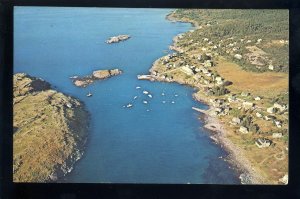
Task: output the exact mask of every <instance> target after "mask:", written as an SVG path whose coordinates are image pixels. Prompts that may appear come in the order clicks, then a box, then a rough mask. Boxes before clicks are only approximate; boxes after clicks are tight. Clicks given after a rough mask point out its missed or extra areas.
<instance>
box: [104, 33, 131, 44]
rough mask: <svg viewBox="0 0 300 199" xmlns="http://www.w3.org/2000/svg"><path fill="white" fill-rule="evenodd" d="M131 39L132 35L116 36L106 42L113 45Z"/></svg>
mask: <svg viewBox="0 0 300 199" xmlns="http://www.w3.org/2000/svg"><path fill="white" fill-rule="evenodd" d="M129 38H130V35H118V36H114V37H110V38H109V39H108V40H106V41H105V42H106V43H107V44H112V43H119V42H121V41H125V40H127V39H129Z"/></svg>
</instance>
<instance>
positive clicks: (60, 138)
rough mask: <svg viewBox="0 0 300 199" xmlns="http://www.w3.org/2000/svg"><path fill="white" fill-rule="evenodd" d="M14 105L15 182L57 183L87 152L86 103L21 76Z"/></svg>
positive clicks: (39, 81) (42, 82) (16, 82)
mask: <svg viewBox="0 0 300 199" xmlns="http://www.w3.org/2000/svg"><path fill="white" fill-rule="evenodd" d="M13 104H14V118H13V120H14V129H15V131H14V135H13V142H14V144H13V145H14V153H13V155H14V157H13V180H14V182H57V181H58V180H59V179H61V178H63V177H64V176H65V175H67V174H68V173H69V172H71V171H72V169H73V165H74V164H75V163H76V162H77V161H78V160H79V159H80V158H81V157H82V155H83V153H84V147H85V144H86V141H87V137H88V135H87V132H88V126H89V117H90V116H89V113H88V112H87V111H86V109H85V106H84V104H83V102H81V101H79V100H77V99H75V98H72V97H70V96H67V95H64V94H63V93H60V92H57V91H55V90H53V89H52V88H51V85H50V84H49V83H48V82H46V81H44V80H42V79H40V78H35V77H31V76H29V75H27V74H24V73H18V74H15V75H14V100H13Z"/></svg>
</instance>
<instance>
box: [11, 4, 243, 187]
mask: <svg viewBox="0 0 300 199" xmlns="http://www.w3.org/2000/svg"><path fill="white" fill-rule="evenodd" d="M171 11H172V10H170V9H122V8H63V7H61V8H55V7H52V8H50V7H49V8H48V7H15V10H14V72H15V73H17V72H25V73H28V74H30V75H32V76H37V77H41V78H43V79H45V80H46V81H48V82H50V83H51V84H52V85H53V87H54V88H55V89H57V90H59V91H61V92H63V93H66V94H68V95H71V96H74V97H76V98H78V99H80V100H81V101H83V102H84V103H85V105H86V108H87V110H88V111H89V112H90V114H91V123H90V130H89V137H88V142H87V144H86V149H85V153H84V156H83V157H82V159H81V160H79V161H78V162H77V163H76V164H75V166H74V169H73V170H72V172H71V173H69V174H68V175H67V176H66V177H65V178H64V179H62V182H78V183H177V184H181V183H197V184H203V183H217V184H238V183H239V180H238V174H237V173H236V172H235V171H234V170H232V169H231V168H229V165H228V163H226V162H225V161H223V160H222V159H220V158H219V157H220V156H223V157H224V156H226V153H225V152H224V151H223V150H222V149H221V148H220V147H219V146H218V145H216V144H214V143H213V142H212V141H211V140H210V138H209V133H208V132H207V131H206V130H205V129H203V128H202V126H203V123H202V122H201V121H200V120H199V119H198V117H199V114H198V113H197V112H195V111H193V110H192V109H191V107H192V106H196V107H199V108H206V106H205V105H204V104H201V103H199V102H196V101H194V100H193V99H192V93H193V89H192V88H189V87H186V86H182V85H179V84H176V83H161V82H150V81H141V80H137V78H136V76H137V75H138V74H147V73H148V70H149V69H150V67H151V65H152V63H153V62H154V61H155V60H156V59H158V58H160V57H161V56H163V55H165V50H168V46H169V45H170V44H171V43H172V38H173V37H174V36H176V35H177V34H179V33H183V32H186V31H188V30H190V29H192V26H191V24H188V23H173V22H170V21H168V20H166V19H165V16H166V15H167V14H168V13H169V12H171ZM118 34H129V35H131V38H130V39H129V40H127V41H125V42H121V43H117V44H112V45H108V44H106V43H105V42H104V41H105V40H106V39H107V38H108V37H110V36H114V35H118ZM112 68H119V69H121V70H123V71H124V73H123V74H122V75H120V76H116V77H113V78H110V79H107V80H105V81H98V82H96V83H94V84H92V85H91V86H88V87H87V88H77V87H75V86H74V85H73V84H72V82H71V80H70V79H69V77H70V76H74V75H79V76H84V75H88V74H91V72H92V71H93V70H97V69H112ZM137 86H140V87H141V89H136V87H137ZM144 90H146V91H149V92H150V93H151V95H152V96H153V97H152V98H150V97H148V96H147V95H144V94H143V93H142V91H144ZM88 92H91V93H92V94H93V96H92V97H90V98H89V97H86V94H87V93H88ZM162 93H165V95H164V96H163V95H162ZM134 96H138V97H137V99H133V98H134ZM144 100H146V101H147V102H148V103H147V104H144V103H143V101H144ZM163 101H165V103H163ZM172 102H173V103H172ZM128 103H132V104H133V107H132V108H124V107H123V106H124V105H126V104H128Z"/></svg>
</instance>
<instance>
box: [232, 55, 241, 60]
mask: <svg viewBox="0 0 300 199" xmlns="http://www.w3.org/2000/svg"><path fill="white" fill-rule="evenodd" d="M234 58H236V59H239V60H240V59H242V58H243V56H242V55H240V54H235V55H234Z"/></svg>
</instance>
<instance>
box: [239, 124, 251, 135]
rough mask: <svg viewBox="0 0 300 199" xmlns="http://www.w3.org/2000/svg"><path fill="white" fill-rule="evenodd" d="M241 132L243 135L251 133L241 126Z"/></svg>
mask: <svg viewBox="0 0 300 199" xmlns="http://www.w3.org/2000/svg"><path fill="white" fill-rule="evenodd" d="M239 132H241V133H243V134H247V133H249V131H248V128H247V127H244V126H241V127H240V129H239Z"/></svg>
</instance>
